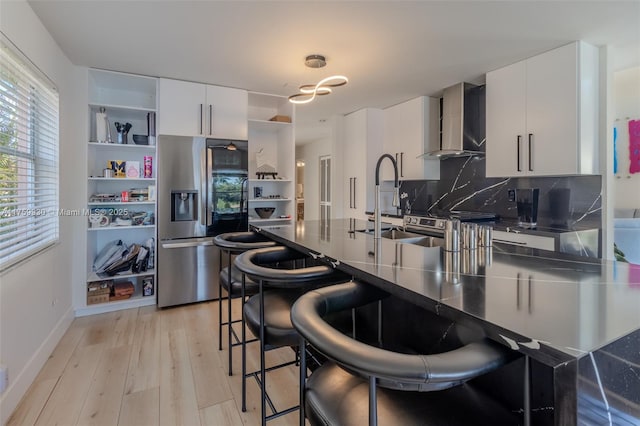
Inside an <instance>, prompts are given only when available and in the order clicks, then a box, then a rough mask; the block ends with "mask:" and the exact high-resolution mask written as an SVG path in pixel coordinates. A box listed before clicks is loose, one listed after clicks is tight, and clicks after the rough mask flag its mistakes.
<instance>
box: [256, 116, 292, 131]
mask: <svg viewBox="0 0 640 426" xmlns="http://www.w3.org/2000/svg"><path fill="white" fill-rule="evenodd" d="M290 126H292V123H286V122H284V121H269V120H251V119H250V120H249V130H259V131H261V132H277V131H279V130H280V129H284V128H287V127H290Z"/></svg>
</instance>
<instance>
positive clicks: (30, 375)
mask: <svg viewBox="0 0 640 426" xmlns="http://www.w3.org/2000/svg"><path fill="white" fill-rule="evenodd" d="M73 318H74V311H73V307H71V306H70V307H69V309H68V310H67V312H65V313H64V314H63V315H62V318H60V320H59V321H58V323H57V324H56V325H55V327H53V329H52V330H51V332H50V333H49V336H47V338H46V339H45V340H44V342H42V344H41V345H40V347H39V348H38V349H37V350H36V352H35V353H34V354H33V356H32V357H31V358H30V359H29V361H28V362H27V364H26V365H25V367H24V369H23V370H22V371H21V372H20V373H19V374H18V375H17V376H13V375H12V376H11V377H10V385H9V387H8V388H7V390H6V391H5V392H4V393H3V394H2V397H0V425H4V424H6V422H7V420H9V417H10V416H11V414H12V413H13V411H14V410H15V409H16V407H17V406H18V404H19V403H20V400H21V399H22V397H23V396H24V395H25V394H26V393H27V391H28V390H29V386H31V384H32V383H33V381H34V380H35V378H36V376H37V375H38V373H39V372H40V370H41V369H42V367H43V366H44V363H45V362H47V359H49V356H50V355H51V354H52V353H53V350H54V349H55V348H56V346H57V345H58V342H60V339H62V336H63V335H64V333H65V332H66V331H67V329H69V326H70V325H71V322H72V321H73Z"/></svg>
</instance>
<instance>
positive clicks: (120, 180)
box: [88, 176, 156, 182]
mask: <svg viewBox="0 0 640 426" xmlns="http://www.w3.org/2000/svg"><path fill="white" fill-rule="evenodd" d="M88 179H89V180H95V181H111V182H155V181H156V178H135V179H134V178H105V177H99V176H90V177H89V178H88Z"/></svg>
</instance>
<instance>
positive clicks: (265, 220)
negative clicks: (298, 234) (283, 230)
mask: <svg viewBox="0 0 640 426" xmlns="http://www.w3.org/2000/svg"><path fill="white" fill-rule="evenodd" d="M291 219H292V218H290V217H275V218H269V219H260V218H259V217H250V218H249V223H252V222H285V221H290V220H291Z"/></svg>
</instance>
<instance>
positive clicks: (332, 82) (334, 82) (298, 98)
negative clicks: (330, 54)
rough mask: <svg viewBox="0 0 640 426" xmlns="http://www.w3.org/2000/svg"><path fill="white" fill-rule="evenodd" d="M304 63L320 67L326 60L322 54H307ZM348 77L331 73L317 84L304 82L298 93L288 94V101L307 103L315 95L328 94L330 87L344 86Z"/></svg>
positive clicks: (310, 66)
mask: <svg viewBox="0 0 640 426" xmlns="http://www.w3.org/2000/svg"><path fill="white" fill-rule="evenodd" d="M304 64H305V65H306V66H307V67H309V68H322V67H324V66H325V65H326V64H327V61H326V59H325V57H324V56H322V55H309V56H307V57H306V58H305V61H304ZM348 82H349V79H348V78H347V77H345V76H343V75H332V76H331V77H327V78H323V79H322V80H320V81H319V82H318V83H317V84H304V85H302V86H300V89H299V90H300V93H296V94H295V95H291V96H289V102H291V103H293V104H307V103H309V102H311V101H313V100H314V99H315V98H316V96H323V95H328V94H329V93H331V89H332V88H335V87H340V86H344V85H345V84H347V83H348Z"/></svg>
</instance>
